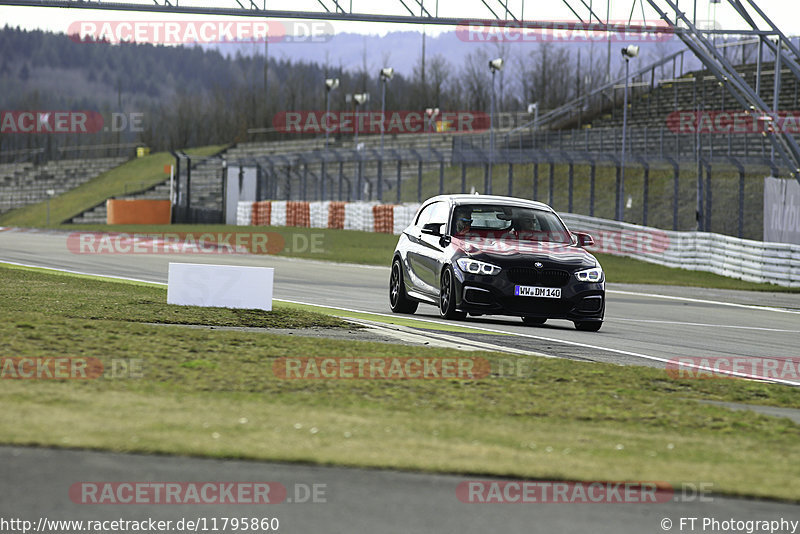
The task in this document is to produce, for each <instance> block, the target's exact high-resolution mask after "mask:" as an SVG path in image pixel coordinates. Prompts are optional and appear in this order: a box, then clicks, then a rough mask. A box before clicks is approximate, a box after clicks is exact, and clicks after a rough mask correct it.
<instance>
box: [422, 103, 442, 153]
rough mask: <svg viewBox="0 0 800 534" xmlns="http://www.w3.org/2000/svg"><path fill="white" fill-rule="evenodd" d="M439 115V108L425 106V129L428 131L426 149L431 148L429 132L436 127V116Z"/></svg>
mask: <svg viewBox="0 0 800 534" xmlns="http://www.w3.org/2000/svg"><path fill="white" fill-rule="evenodd" d="M438 116H439V108H427V109H426V110H425V129H426V130H427V131H428V150H431V133H433V130H434V129H435V128H436V126H435V124H436V117H438Z"/></svg>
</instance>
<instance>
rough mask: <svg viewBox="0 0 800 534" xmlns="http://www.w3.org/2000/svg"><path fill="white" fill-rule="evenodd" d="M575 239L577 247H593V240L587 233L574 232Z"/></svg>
mask: <svg viewBox="0 0 800 534" xmlns="http://www.w3.org/2000/svg"><path fill="white" fill-rule="evenodd" d="M574 234H575V237H577V238H578V246H579V247H583V248H586V247H593V246H594V238H593V237H592V236H590V235H589V234H587V233H584V232H574Z"/></svg>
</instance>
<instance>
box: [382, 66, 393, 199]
mask: <svg viewBox="0 0 800 534" xmlns="http://www.w3.org/2000/svg"><path fill="white" fill-rule="evenodd" d="M393 77H394V69H393V68H391V67H386V68H383V69H381V74H380V78H381V81H382V82H383V88H382V95H381V160H380V161H379V162H378V201H381V202H382V201H383V136H384V134H385V133H386V84H387V83H388V82H389V80H391V79H392V78H393Z"/></svg>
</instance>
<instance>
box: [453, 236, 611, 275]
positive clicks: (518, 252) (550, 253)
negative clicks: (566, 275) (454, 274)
mask: <svg viewBox="0 0 800 534" xmlns="http://www.w3.org/2000/svg"><path fill="white" fill-rule="evenodd" d="M451 244H452V245H453V246H454V247H455V248H456V249H457V250H458V251H460V252H461V253H463V254H464V255H465V256H468V257H470V258H473V259H476V260H479V261H487V262H490V263H491V262H495V263H500V264H503V265H509V264H520V265H530V264H531V263H534V262H537V261H539V262H542V263H544V264H545V265H546V266H561V267H572V268H582V267H585V268H589V267H594V266H595V265H597V264H598V262H597V260H596V259H595V257H594V256H592V255H591V254H590V253H589V252H587V251H586V250H585V249H583V248H581V247H578V246H574V245H568V244H564V243H550V242H541V241H525V240H516V239H505V238H493V237H466V238H459V237H454V238H453V240H452V242H451Z"/></svg>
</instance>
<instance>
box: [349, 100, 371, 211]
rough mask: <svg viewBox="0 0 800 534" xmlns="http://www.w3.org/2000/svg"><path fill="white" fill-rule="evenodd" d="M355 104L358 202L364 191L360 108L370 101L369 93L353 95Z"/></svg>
mask: <svg viewBox="0 0 800 534" xmlns="http://www.w3.org/2000/svg"><path fill="white" fill-rule="evenodd" d="M347 97H348V102H349V101H350V98H351V95H347ZM352 100H353V103H354V104H355V110H356V111H355V122H356V124H355V127H356V135H355V140H354V144H355V150H356V158H357V159H358V165H357V167H358V168H357V182H356V200H361V196H362V191H361V157H360V156H358V106H361V105H362V104H365V103H367V102H368V101H369V93H356V94H354V95H352Z"/></svg>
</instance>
